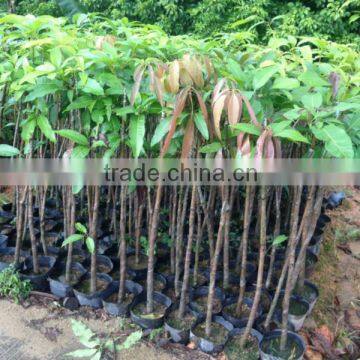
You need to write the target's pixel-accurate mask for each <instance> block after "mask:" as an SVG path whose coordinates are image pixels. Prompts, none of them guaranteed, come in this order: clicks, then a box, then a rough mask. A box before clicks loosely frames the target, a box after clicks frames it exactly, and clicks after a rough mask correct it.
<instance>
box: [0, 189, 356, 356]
mask: <svg viewBox="0 0 360 360" xmlns="http://www.w3.org/2000/svg"><path fill="white" fill-rule="evenodd" d="M346 194H347V199H346V200H345V201H344V203H343V205H342V206H341V207H340V208H338V209H336V210H334V211H331V212H329V215H330V216H331V219H332V222H331V225H330V226H329V227H328V228H327V230H326V234H325V241H324V244H323V246H322V251H321V255H320V258H319V262H318V264H317V266H316V271H315V274H314V275H313V277H312V279H311V280H312V281H314V282H315V283H316V284H317V285H318V286H319V288H320V298H319V301H318V303H317V304H316V306H315V308H314V311H313V316H312V317H311V318H309V319H308V320H307V322H306V325H305V328H304V330H303V331H302V334H303V335H304V337H305V339H306V340H307V342H308V344H309V346H308V350H307V354H306V355H307V359H308V360H321V359H334V360H335V359H351V360H352V359H354V360H355V359H358V358H359V357H360V351H359V348H360V189H356V188H348V189H346ZM71 318H77V319H79V320H82V321H83V322H84V323H86V324H87V325H88V326H89V327H90V328H91V329H92V330H93V331H94V332H96V333H97V334H100V335H101V334H107V333H115V334H118V335H119V336H125V335H126V333H129V331H132V328H131V327H130V323H129V321H126V323H121V324H120V320H119V319H114V318H110V317H108V316H106V315H105V313H104V311H103V310H98V311H96V312H93V311H88V310H87V309H80V310H79V311H76V312H71V311H69V310H67V309H64V308H61V307H60V306H59V305H57V304H56V303H54V302H53V301H51V300H48V299H43V298H37V297H32V298H31V299H30V300H29V301H27V302H26V303H25V304H22V305H17V304H15V303H13V302H10V301H8V300H4V299H1V300H0V360H11V359H16V360H55V359H63V358H64V354H65V353H67V352H69V351H73V350H75V349H78V348H80V347H81V346H80V345H79V343H78V342H77V340H76V338H75V337H74V335H73V333H72V330H71V323H70V319H71ZM121 326H122V327H123V330H119V329H120V328H121ZM162 340H164V339H162ZM160 343H161V344H162V345H163V346H162V347H160V346H159V344H158V345H154V344H150V343H149V342H146V341H143V342H142V343H141V344H139V345H137V346H136V347H134V348H132V349H130V350H128V351H126V352H124V353H121V359H125V360H127V359H129V360H130V359H131V360H132V359H138V360H143V359H144V360H145V359H146V360H153V359H154V360H155V359H156V360H172V359H184V360H185V359H186V360H187V359H204V360H205V359H209V358H210V357H209V356H207V355H205V354H202V353H200V352H198V351H195V350H190V347H191V346H190V347H181V346H175V345H170V344H168V343H166V341H160ZM219 358H222V359H223V355H222V354H220V355H219Z"/></svg>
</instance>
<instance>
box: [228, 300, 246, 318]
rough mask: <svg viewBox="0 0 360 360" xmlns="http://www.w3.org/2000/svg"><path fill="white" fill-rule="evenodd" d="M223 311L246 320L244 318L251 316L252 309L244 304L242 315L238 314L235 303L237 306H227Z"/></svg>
mask: <svg viewBox="0 0 360 360" xmlns="http://www.w3.org/2000/svg"><path fill="white" fill-rule="evenodd" d="M223 311H224V312H225V313H226V314H228V315H230V316H233V317H235V318H244V317H248V316H249V315H250V311H251V309H250V308H249V307H248V306H247V305H246V304H242V305H241V308H240V313H239V314H237V313H236V303H235V304H231V305H227V306H225V307H224V308H223Z"/></svg>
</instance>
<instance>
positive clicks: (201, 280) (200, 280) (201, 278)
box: [190, 274, 207, 286]
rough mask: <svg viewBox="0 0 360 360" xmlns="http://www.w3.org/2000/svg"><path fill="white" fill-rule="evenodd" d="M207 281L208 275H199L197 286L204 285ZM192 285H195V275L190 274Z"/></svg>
mask: <svg viewBox="0 0 360 360" xmlns="http://www.w3.org/2000/svg"><path fill="white" fill-rule="evenodd" d="M206 282H207V279H206V276H204V275H202V274H198V275H197V279H196V286H203V285H205V284H206ZM190 286H195V282H194V276H190Z"/></svg>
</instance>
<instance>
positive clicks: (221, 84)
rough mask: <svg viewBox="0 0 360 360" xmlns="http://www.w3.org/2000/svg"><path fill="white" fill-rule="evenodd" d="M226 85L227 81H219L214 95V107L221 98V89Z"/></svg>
mask: <svg viewBox="0 0 360 360" xmlns="http://www.w3.org/2000/svg"><path fill="white" fill-rule="evenodd" d="M225 84H226V79H224V78H223V79H220V80H219V81H218V83H217V84H216V85H215V88H214V91H213V94H212V101H211V102H212V105H214V103H215V101H216V100H217V98H218V97H219V95H220V94H221V89H222V88H223V86H224V85H225Z"/></svg>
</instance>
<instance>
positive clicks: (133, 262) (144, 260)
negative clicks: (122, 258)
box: [127, 254, 148, 270]
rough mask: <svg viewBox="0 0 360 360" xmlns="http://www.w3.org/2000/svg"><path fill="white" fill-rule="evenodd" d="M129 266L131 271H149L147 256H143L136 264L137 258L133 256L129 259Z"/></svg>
mask: <svg viewBox="0 0 360 360" xmlns="http://www.w3.org/2000/svg"><path fill="white" fill-rule="evenodd" d="M127 264H128V266H129V268H130V269H134V270H144V269H147V265H148V257H147V256H145V255H141V254H140V256H139V262H138V263H136V258H135V255H131V256H129V257H128V258H127Z"/></svg>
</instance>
